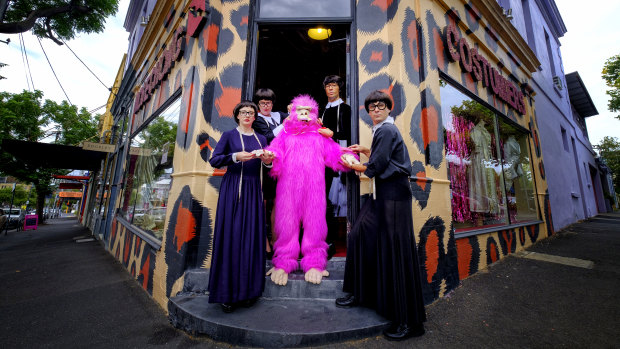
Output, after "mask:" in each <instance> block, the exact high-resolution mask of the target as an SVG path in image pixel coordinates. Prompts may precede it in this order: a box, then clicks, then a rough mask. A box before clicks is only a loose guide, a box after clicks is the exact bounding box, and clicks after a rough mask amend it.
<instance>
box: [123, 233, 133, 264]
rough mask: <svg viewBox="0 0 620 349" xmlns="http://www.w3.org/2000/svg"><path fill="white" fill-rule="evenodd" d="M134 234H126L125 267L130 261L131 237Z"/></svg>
mask: <svg viewBox="0 0 620 349" xmlns="http://www.w3.org/2000/svg"><path fill="white" fill-rule="evenodd" d="M132 236H133V234H125V246H124V249H123V265H124V266H125V267H127V266H128V264H127V263H129V252H130V247H131V237H132Z"/></svg>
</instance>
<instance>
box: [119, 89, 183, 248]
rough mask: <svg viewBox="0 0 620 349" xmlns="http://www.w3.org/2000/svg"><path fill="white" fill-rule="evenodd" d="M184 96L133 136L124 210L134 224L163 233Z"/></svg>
mask: <svg viewBox="0 0 620 349" xmlns="http://www.w3.org/2000/svg"><path fill="white" fill-rule="evenodd" d="M180 107H181V99H177V100H176V101H175V102H174V103H172V105H170V106H169V107H168V108H166V110H164V111H163V112H162V113H161V114H160V115H159V116H157V117H156V118H155V119H153V120H152V121H151V122H149V124H148V125H147V126H146V127H145V128H144V129H143V130H142V131H140V132H139V133H138V134H136V135H135V136H134V137H133V138H132V139H131V148H130V155H129V162H128V163H127V165H126V168H127V175H126V176H125V178H126V183H125V189H124V193H123V205H122V208H121V211H122V213H123V215H124V217H125V218H126V219H127V220H129V221H130V222H131V223H132V224H133V225H135V226H138V227H140V228H142V229H143V230H145V231H147V232H151V233H152V234H153V235H154V236H155V237H157V238H161V237H162V235H163V229H164V221H165V219H166V210H167V207H166V205H167V203H168V193H169V192H170V186H171V184H172V177H171V175H172V170H173V169H172V160H173V159H172V157H173V154H174V146H175V142H176V134H177V123H178V119H179V110H180Z"/></svg>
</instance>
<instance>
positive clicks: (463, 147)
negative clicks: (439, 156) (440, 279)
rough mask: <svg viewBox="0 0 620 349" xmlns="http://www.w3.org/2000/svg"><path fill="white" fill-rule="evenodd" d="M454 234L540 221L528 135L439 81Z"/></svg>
mask: <svg viewBox="0 0 620 349" xmlns="http://www.w3.org/2000/svg"><path fill="white" fill-rule="evenodd" d="M440 86H441V101H442V102H441V103H442V104H441V109H442V122H443V127H444V137H445V151H446V161H447V164H448V168H447V170H448V176H449V178H450V188H451V191H450V193H451V206H452V220H453V224H454V227H455V229H456V232H457V233H458V232H464V231H469V230H474V229H480V228H488V227H494V226H501V225H507V224H512V223H518V222H523V221H528V220H535V219H537V209H536V206H535V197H534V190H533V188H534V186H533V180H532V173H531V167H530V165H529V152H528V151H527V149H528V143H527V141H528V134H527V133H526V132H525V131H523V130H520V129H519V128H517V127H516V126H513V125H511V124H509V123H507V122H505V121H503V120H501V118H498V117H497V115H496V114H495V113H494V112H493V111H492V110H490V109H489V108H487V107H485V106H484V105H482V104H480V103H478V102H476V101H474V100H473V99H471V98H469V97H467V96H466V95H465V94H463V93H462V92H460V91H458V90H457V89H456V88H454V87H452V86H450V85H448V84H447V83H446V82H443V81H442V82H441V84H440Z"/></svg>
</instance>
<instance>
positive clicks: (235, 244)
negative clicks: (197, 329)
mask: <svg viewBox="0 0 620 349" xmlns="http://www.w3.org/2000/svg"><path fill="white" fill-rule="evenodd" d="M257 112H258V110H257V107H256V105H255V104H254V103H252V102H250V101H243V102H241V103H239V104H237V106H236V107H235V108H234V110H233V115H234V118H235V121H236V122H237V123H238V124H239V126H238V127H237V128H235V129H233V130H230V131H227V132H224V133H223V134H222V136H221V137H220V139H219V141H218V142H217V145H216V146H215V149H214V150H213V155H212V156H211V159H209V163H210V164H211V166H213V167H214V168H221V167H227V169H226V174H224V177H223V178H222V183H221V184H220V193H219V197H218V200H217V213H216V215H215V229H214V232H213V254H212V258H211V269H210V273H209V287H208V289H209V303H220V304H221V307H222V310H223V311H224V312H226V313H229V312H232V311H233V310H234V309H235V308H236V307H237V306H239V305H243V306H251V305H252V304H253V303H254V302H255V301H256V299H257V298H258V297H260V295H261V294H262V293H263V290H264V288H265V248H264V246H265V245H264V244H265V223H264V220H265V212H264V209H263V195H262V191H261V167H263V164H264V166H270V164H271V162H272V161H273V154H272V153H270V152H267V151H263V149H264V148H265V147H266V146H267V140H266V139H265V137H263V136H262V135H259V134H257V133H256V132H255V131H254V130H253V129H252V123H253V122H254V119H255V117H256V114H257Z"/></svg>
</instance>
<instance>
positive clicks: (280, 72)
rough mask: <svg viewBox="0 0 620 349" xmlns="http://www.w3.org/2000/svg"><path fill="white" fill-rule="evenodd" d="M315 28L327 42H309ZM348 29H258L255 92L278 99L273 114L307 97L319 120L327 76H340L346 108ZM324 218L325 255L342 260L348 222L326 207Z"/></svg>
mask: <svg viewBox="0 0 620 349" xmlns="http://www.w3.org/2000/svg"><path fill="white" fill-rule="evenodd" d="M318 27H322V28H324V29H329V30H330V31H331V33H330V35H329V37H328V38H325V39H323V40H316V39H313V38H311V37H310V36H309V33H308V31H309V30H310V29H313V28H318ZM349 28H350V25H349V24H330V25H317V24H286V25H284V24H269V25H259V27H258V40H257V51H256V57H257V59H256V75H255V80H254V82H255V84H254V86H253V87H254V91H255V90H257V89H259V88H270V89H272V90H273V91H274V92H275V94H276V103H275V105H274V108H273V110H274V111H284V112H286V110H287V109H286V107H287V105H288V104H289V103H290V101H291V100H292V99H293V98H294V97H296V96H298V95H300V94H308V95H310V96H312V97H313V98H314V99H315V100H316V101H317V102H318V104H319V108H320V111H319V115H321V112H322V110H323V108H324V107H325V105H326V104H327V97H326V95H325V89H324V88H323V79H324V78H325V76H327V75H338V76H340V77H341V78H342V79H343V80H344V81H345V86H344V87H343V88H342V90H341V91H340V98H342V100H343V101H345V103H348V104H350V103H349V95H350V94H349V93H348V91H349V87H348V85H349V84H348V82H349V81H348V76H349V74H348V69H347V62H348V56H347V53H348V47H349V45H348V42H349V41H348V35H349ZM354 132H355V131H354ZM348 185H351V184H350V183H349V184H348ZM349 192H350V191H349ZM349 201H350V200H349ZM349 210H350V208H349ZM328 216H329V217H328V220H327V223H328V229H329V232H328V238H327V242H328V243H329V244H330V245H331V246H330V250H329V253H330V255H336V256H344V255H345V254H346V252H345V251H346V230H347V218H346V217H333V214H331V213H330V207H329V205H328Z"/></svg>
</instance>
